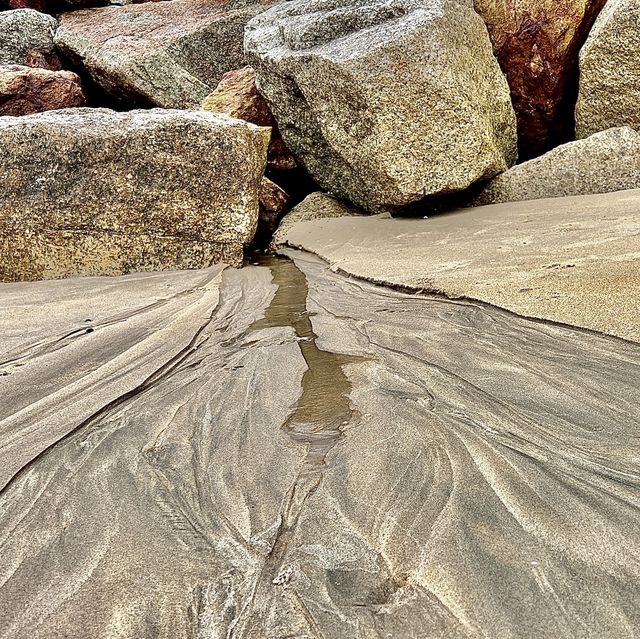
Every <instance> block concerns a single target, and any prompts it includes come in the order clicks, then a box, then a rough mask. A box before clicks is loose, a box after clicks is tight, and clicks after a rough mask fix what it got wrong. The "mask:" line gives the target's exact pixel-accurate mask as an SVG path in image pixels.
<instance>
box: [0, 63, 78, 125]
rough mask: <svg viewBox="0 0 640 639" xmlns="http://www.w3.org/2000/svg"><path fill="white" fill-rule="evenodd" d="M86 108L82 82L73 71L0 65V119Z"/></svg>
mask: <svg viewBox="0 0 640 639" xmlns="http://www.w3.org/2000/svg"><path fill="white" fill-rule="evenodd" d="M85 104H86V96H85V94H84V91H83V90H82V84H81V83H80V78H79V77H78V76H77V75H76V74H75V73H71V71H50V70H48V69H35V68H33V67H25V66H20V65H0V115H29V114H31V113H40V112H41V111H51V110H54V109H64V108H67V107H81V106H84V105H85Z"/></svg>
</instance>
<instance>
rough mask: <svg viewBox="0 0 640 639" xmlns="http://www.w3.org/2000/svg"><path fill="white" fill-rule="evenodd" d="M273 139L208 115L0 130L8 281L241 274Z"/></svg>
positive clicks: (68, 118) (67, 121) (80, 116)
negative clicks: (220, 266) (214, 268)
mask: <svg viewBox="0 0 640 639" xmlns="http://www.w3.org/2000/svg"><path fill="white" fill-rule="evenodd" d="M268 139H269V130H268V129H263V128H259V127H255V126H253V125H251V124H247V123H245V122H241V121H239V120H233V119H231V118H227V117H225V116H221V115H214V114H212V113H205V112H202V111H198V112H185V111H171V110H160V109H154V110H150V111H132V112H129V113H116V112H114V111H109V110H106V109H67V110H62V111H50V112H47V113H41V114H38V115H31V116H25V117H22V118H2V119H0V145H1V146H2V149H3V154H2V156H1V157H0V181H1V182H2V191H1V192H0V281H7V280H8V281H12V280H24V279H41V278H57V277H69V276H71V275H74V274H81V275H92V274H93V275H96V274H117V273H126V272H131V271H137V270H159V269H163V268H201V267H203V266H207V265H209V264H211V263H212V262H213V261H226V262H228V263H231V264H239V263H240V262H241V261H242V245H243V242H247V241H249V240H251V239H252V237H253V234H254V232H255V228H256V224H257V218H258V193H259V188H260V182H261V180H262V173H263V171H264V166H265V162H266V151H267V144H268Z"/></svg>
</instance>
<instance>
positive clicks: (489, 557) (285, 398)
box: [0, 253, 640, 639]
mask: <svg viewBox="0 0 640 639" xmlns="http://www.w3.org/2000/svg"><path fill="white" fill-rule="evenodd" d="M289 256H290V257H292V258H293V259H294V262H295V263H294V262H290V261H286V260H276V261H272V262H268V263H266V264H263V265H258V266H250V267H247V268H245V269H243V270H241V271H238V270H233V269H227V270H225V271H223V272H221V271H220V269H210V270H209V271H204V272H191V273H163V274H158V275H152V276H150V275H141V276H128V277H125V278H116V279H111V280H110V279H106V278H99V279H90V280H70V281H66V282H43V283H36V284H25V285H19V284H12V285H2V286H0V303H1V304H2V309H3V310H2V313H1V314H0V331H1V332H2V334H3V336H6V339H5V341H4V342H3V344H2V346H0V362H2V364H0V373H3V374H2V376H0V469H1V473H2V474H1V478H2V482H1V483H0V485H1V486H3V488H2V490H1V491H0V637H3V638H7V639H8V638H11V639H17V638H25V639H26V638H29V639H39V638H43V639H44V638H47V639H50V638H57V637H67V638H68V637H73V638H76V637H77V638H80V637H82V638H85V637H104V638H109V639H111V638H114V639H115V638H116V637H118V638H120V637H136V638H143V637H149V638H154V639H155V638H166V639H169V638H171V639H174V638H176V637H185V638H187V637H188V638H201V637H230V638H231V637H232V638H235V639H239V638H243V639H244V638H254V637H255V638H265V637H266V638H274V639H276V638H277V639H280V638H284V637H313V638H316V637H325V638H329V637H341V638H342V637H344V638H345V639H346V638H352V637H363V638H365V637H366V638H367V639H368V638H370V637H372V638H373V637H380V638H382V637H402V638H424V637H438V638H440V637H443V638H444V637H451V638H453V637H455V638H457V637H474V638H475V637H478V638H479V637H490V638H491V639H497V638H503V637H504V638H512V637H518V638H525V637H526V638H528V637H531V638H532V639H533V638H535V639H539V638H541V637H543V638H546V637H549V638H553V639H557V638H565V637H566V638H567V639H568V638H569V637H571V638H573V637H593V638H598V639H602V638H609V637H610V638H612V639H613V638H615V639H620V638H629V639H631V638H632V637H636V636H638V634H640V597H639V595H638V592H639V591H640V588H639V585H640V499H639V496H640V492H639V487H640V462H639V450H640V448H639V433H640V357H639V355H640V346H638V345H637V344H633V343H630V342H625V341H623V340H620V339H616V338H613V337H607V336H603V335H598V334H595V333H591V332H589V331H585V330H581V329H573V328H569V327H565V326H559V325H553V324H547V323H543V322H539V321H532V320H527V319H524V318H521V317H517V316H515V315H513V314H511V313H509V312H507V311H502V310H499V309H496V308H494V307H491V306H487V305H484V304H482V303H472V302H465V301H454V300H446V299H441V298H436V297H429V296H425V295H415V294H409V293H403V292H399V291H395V290H391V289H387V288H384V287H379V286H375V285H373V284H369V283H366V282H362V281H359V280H355V279H350V278H348V277H345V276H343V275H340V274H337V273H333V272H331V271H330V270H328V269H327V267H326V265H325V264H324V263H323V262H321V261H320V260H319V259H317V258H315V257H311V256H309V255H307V254H302V253H290V254H289ZM26 300H28V302H27V301H26ZM88 320H90V321H88ZM89 329H92V330H90V331H89Z"/></svg>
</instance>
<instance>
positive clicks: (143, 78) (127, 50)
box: [56, 0, 275, 108]
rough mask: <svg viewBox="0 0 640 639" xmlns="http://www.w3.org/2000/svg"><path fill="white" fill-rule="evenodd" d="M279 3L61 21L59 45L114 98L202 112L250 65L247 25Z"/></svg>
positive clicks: (120, 11)
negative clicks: (219, 88)
mask: <svg viewBox="0 0 640 639" xmlns="http://www.w3.org/2000/svg"><path fill="white" fill-rule="evenodd" d="M274 1H275V0H173V1H172V2H147V3H144V4H135V5H128V6H123V7H105V8H100V9H89V10H85V11H75V12H72V13H66V14H63V15H62V16H61V19H60V28H59V29H58V31H57V33H56V45H57V46H58V47H59V48H60V49H61V50H62V51H64V53H65V54H67V55H68V56H69V57H71V58H72V59H73V60H74V61H75V62H76V63H77V64H79V65H82V66H84V67H85V69H86V70H87V71H88V73H89V74H90V75H91V76H92V77H93V79H94V80H95V81H96V82H98V84H100V85H101V86H102V87H104V88H105V89H106V90H107V91H109V92H110V93H112V94H114V95H116V96H118V97H121V98H125V99H127V100H130V101H133V102H136V103H138V104H141V105H148V104H152V105H156V106H161V107H166V108H191V107H193V108H196V107H199V106H200V103H201V102H202V100H203V99H204V98H205V97H206V96H207V95H208V94H209V93H211V91H213V89H214V88H215V87H216V85H217V84H218V82H219V81H220V79H221V78H222V75H223V74H224V73H225V72H227V71H230V70H231V69H236V68H238V67H241V66H242V65H243V63H244V53H243V47H242V39H243V32H244V27H245V24H246V22H247V21H248V20H249V19H250V18H251V17H253V16H255V15H256V14H257V13H259V12H260V11H263V10H264V9H265V8H267V7H268V6H270V5H271V4H273V2H274Z"/></svg>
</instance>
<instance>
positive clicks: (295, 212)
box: [271, 191, 362, 249]
mask: <svg viewBox="0 0 640 639" xmlns="http://www.w3.org/2000/svg"><path fill="white" fill-rule="evenodd" d="M361 214H362V213H361V212H359V211H357V210H356V209H352V208H351V207H350V206H347V205H346V204H345V203H344V202H339V201H338V200H336V199H335V198H333V197H331V196H330V195H327V194H326V193H323V192H322V191H315V192H314V193H310V194H309V195H307V197H306V198H305V199H304V200H302V202H300V204H298V205H296V206H294V207H293V208H292V209H291V211H289V213H287V214H286V215H285V216H284V218H282V221H281V222H280V226H278V230H277V231H276V233H275V234H274V236H273V239H272V241H271V248H272V249H276V248H278V247H280V246H284V243H285V238H286V236H287V232H288V231H289V230H290V229H291V228H293V227H294V226H295V225H296V224H297V223H298V222H306V221H308V220H323V219H328V218H332V217H345V216H353V215H361Z"/></svg>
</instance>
